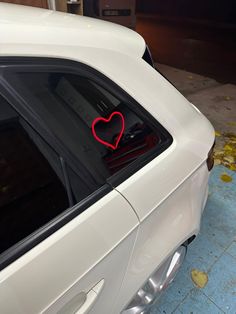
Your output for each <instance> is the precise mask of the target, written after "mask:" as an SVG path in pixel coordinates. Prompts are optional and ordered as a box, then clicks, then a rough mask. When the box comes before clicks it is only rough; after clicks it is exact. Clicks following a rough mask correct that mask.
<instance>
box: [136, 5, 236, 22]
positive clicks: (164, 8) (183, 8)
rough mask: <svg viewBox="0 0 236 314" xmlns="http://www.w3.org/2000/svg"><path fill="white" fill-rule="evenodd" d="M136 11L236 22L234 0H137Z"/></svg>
mask: <svg viewBox="0 0 236 314" xmlns="http://www.w3.org/2000/svg"><path fill="white" fill-rule="evenodd" d="M137 12H143V13H150V14H159V15H168V16H172V17H187V18H195V19H203V20H214V21H217V22H226V23H235V24H236V0H137Z"/></svg>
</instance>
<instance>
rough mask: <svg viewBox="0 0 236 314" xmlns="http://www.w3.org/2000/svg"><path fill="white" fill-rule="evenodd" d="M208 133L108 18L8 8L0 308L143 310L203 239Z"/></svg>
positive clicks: (8, 312) (65, 312) (1, 34)
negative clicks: (198, 239)
mask: <svg viewBox="0 0 236 314" xmlns="http://www.w3.org/2000/svg"><path fill="white" fill-rule="evenodd" d="M213 144H214V130H213V128H212V126H211V124H210V123H209V121H208V120H207V119H206V118H205V117H204V116H203V115H202V114H201V113H200V112H199V111H198V109H196V108H195V107H194V106H193V105H192V104H190V103H189V102H188V101H187V100H186V99H185V98H184V97H183V96H182V95H181V94H180V93H179V92H178V91H177V90H176V89H175V88H174V87H173V86H172V85H171V84H170V83H169V82H167V81H166V80H165V79H164V78H163V77H162V76H161V75H160V74H159V73H158V72H157V71H156V70H155V69H154V68H153V66H152V61H151V56H150V53H149V51H148V48H147V47H146V44H145V41H144V40H143V38H142V37H140V36H139V35H138V34H137V33H135V32H133V31H131V30H129V29H126V28H124V27H122V26H118V25H115V24H112V23H109V22H104V21H100V20H94V19H90V18H86V17H80V16H75V15H70V14H65V13H59V12H53V11H49V10H43V9H35V8H31V7H24V6H16V5H10V4H3V3H1V4H0V171H1V176H0V196H1V197H0V209H1V211H0V215H1V216H0V313H1V314H31V313H32V314H35V313H45V314H46V313H60V314H72V313H76V314H82V313H83V314H84V313H93V314H118V313H121V312H122V313H124V314H128V313H129V314H131V313H132V314H138V313H139V314H140V313H145V311H148V308H149V306H150V305H151V304H152V303H153V302H154V301H155V300H156V298H158V296H159V295H160V292H161V291H162V290H163V289H164V288H165V287H166V286H167V285H168V284H169V283H170V282H171V281H172V280H173V278H174V276H175V274H176V272H177V270H178V269H179V266H180V265H181V263H182V261H183V259H184V256H185V254H186V246H187V245H188V244H189V243H190V242H191V241H192V240H193V239H194V237H195V236H196V235H197V234H198V232H199V228H200V221H201V215H202V212H203V209H204V206H205V203H206V199H207V194H208V177H209V171H210V169H211V167H212V165H213V164H212V146H213Z"/></svg>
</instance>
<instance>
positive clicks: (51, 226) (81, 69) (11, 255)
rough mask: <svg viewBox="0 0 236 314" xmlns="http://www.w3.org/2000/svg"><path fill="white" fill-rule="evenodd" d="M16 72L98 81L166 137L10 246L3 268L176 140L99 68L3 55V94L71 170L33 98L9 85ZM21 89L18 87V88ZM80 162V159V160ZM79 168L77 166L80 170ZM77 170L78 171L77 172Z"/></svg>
mask: <svg viewBox="0 0 236 314" xmlns="http://www.w3.org/2000/svg"><path fill="white" fill-rule="evenodd" d="M17 71H23V72H29V71H31V72H32V71H37V72H49V71H50V72H52V71H54V72H60V73H63V72H65V73H68V74H76V75H80V76H83V77H85V78H88V79H91V80H92V81H94V82H96V83H98V84H99V85H101V86H102V87H103V88H105V89H107V90H108V91H109V92H111V93H112V94H114V95H115V96H116V97H117V98H119V99H120V100H122V101H125V103H126V104H127V106H128V107H130V108H131V109H132V111H134V112H135V113H137V114H138V115H139V117H141V118H142V119H143V121H144V122H147V123H148V124H149V125H150V126H151V127H152V128H153V130H155V131H156V132H158V134H161V136H162V138H163V139H165V140H164V141H163V142H162V143H161V144H160V145H158V146H157V147H155V148H153V149H151V150H150V151H148V152H146V153H145V154H144V155H142V156H140V157H138V158H137V160H135V161H134V162H133V163H131V164H130V165H128V166H127V167H125V168H124V169H122V170H120V171H119V172H118V173H116V174H114V175H112V176H111V177H110V178H108V179H107V182H106V183H105V184H104V185H103V186H102V187H101V188H99V189H98V190H96V191H95V192H94V193H92V194H91V195H89V196H88V197H87V198H85V199H84V200H82V201H81V202H79V203H78V204H76V205H75V206H73V207H71V208H68V209H67V210H65V211H64V212H63V213H62V214H60V215H59V216H57V217H55V218H54V219H53V220H52V221H50V222H48V223H47V224H46V225H44V226H43V227H41V228H40V229H38V230H36V231H35V232H34V233H33V234H31V235H29V236H28V237H27V238H25V239H23V240H22V241H20V242H19V243H16V244H15V245H14V246H12V247H11V248H9V249H8V250H7V251H5V252H3V253H2V254H1V255H0V270H1V269H3V268H4V267H6V266H7V265H9V264H10V263H12V262H13V261H15V260H16V259H17V258H19V257H20V256H22V255H23V254H25V253H26V252H27V251H29V250H30V249H32V248H33V247H34V246H36V245H37V244H39V243H40V242H41V241H43V240H44V239H46V238H47V237H48V236H50V235H52V234H53V233H54V232H55V231H57V230H59V229H60V228H61V227H63V226H64V225H65V224H66V223H68V222H69V221H70V220H72V219H73V218H75V217H76V216H77V215H79V214H80V213H81V212H82V211H84V210H86V209H87V208H88V207H90V206H91V205H93V204H94V203H95V202H97V201H98V200H99V199H101V198H102V197H103V196H105V195H106V194H108V193H109V192H110V191H112V189H114V188H115V187H117V186H118V185H120V184H121V183H122V182H124V181H125V180H126V179H128V178H129V177H130V176H132V175H133V174H135V173H136V172H137V171H138V170H140V169H141V168H142V167H143V166H145V165H146V164H147V163H149V162H150V161H151V160H153V159H154V158H156V157H157V156H159V155H160V154H161V153H162V152H163V151H164V150H166V149H167V148H168V147H169V146H170V145H171V144H172V142H173V138H172V136H171V135H170V134H169V132H168V131H167V130H166V129H165V128H164V127H163V126H161V125H160V124H159V122H158V121H157V120H156V119H155V118H154V117H153V116H152V115H151V114H150V113H149V112H147V111H146V110H145V109H144V108H143V107H142V106H141V105H140V104H139V103H138V102H137V101H136V100H135V99H133V98H132V97H131V96H130V95H128V94H127V93H126V92H125V91H124V90H123V89H122V88H121V87H120V86H118V85H117V84H115V83H114V82H112V81H111V80H110V79H109V78H107V77H106V76H105V75H103V74H101V73H100V72H98V71H97V70H95V69H93V68H91V67H90V66H88V65H85V64H83V63H80V62H77V61H72V60H66V59H59V58H46V57H0V93H1V94H2V95H3V97H5V98H6V100H7V101H8V102H9V103H10V104H11V105H12V106H13V107H14V108H15V110H17V111H18V112H19V114H20V115H21V116H23V118H24V119H26V121H27V122H28V123H29V124H30V125H32V126H33V128H34V129H35V130H36V131H37V132H38V133H39V134H40V136H41V137H42V138H43V139H44V140H46V142H48V143H49V145H51V146H52V143H53V147H56V151H57V153H58V155H59V156H60V157H62V158H63V159H64V160H65V161H66V163H68V165H69V166H71V167H72V169H74V168H77V167H76V160H74V159H73V158H72V156H70V155H68V154H66V152H65V150H63V144H62V143H60V142H59V141H58V140H57V139H56V138H55V136H54V135H53V134H51V133H50V131H49V130H48V129H47V127H46V126H44V125H43V124H42V121H39V120H38V119H37V117H36V116H35V115H32V111H30V110H29V106H28V103H30V99H27V100H25V99H23V98H22V97H21V96H20V95H19V94H18V92H17V91H16V90H15V89H14V88H13V87H12V86H11V85H10V82H11V81H12V79H11V75H12V73H16V72H17ZM18 91H19V89H18ZM77 164H78V161H77ZM77 171H78V169H77ZM77 171H76V172H77Z"/></svg>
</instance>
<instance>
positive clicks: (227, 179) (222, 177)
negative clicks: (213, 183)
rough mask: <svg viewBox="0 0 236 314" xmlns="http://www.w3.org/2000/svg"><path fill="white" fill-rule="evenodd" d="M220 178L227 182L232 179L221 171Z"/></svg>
mask: <svg viewBox="0 0 236 314" xmlns="http://www.w3.org/2000/svg"><path fill="white" fill-rule="evenodd" d="M220 178H221V180H222V181H224V182H226V183H228V182H231V181H232V180H233V179H232V177H231V176H229V175H228V174H227V173H222V175H221V177H220Z"/></svg>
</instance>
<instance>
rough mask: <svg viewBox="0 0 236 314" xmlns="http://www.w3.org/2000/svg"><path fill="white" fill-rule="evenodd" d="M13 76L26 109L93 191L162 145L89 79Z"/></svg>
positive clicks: (156, 134) (154, 131)
mask: <svg viewBox="0 0 236 314" xmlns="http://www.w3.org/2000/svg"><path fill="white" fill-rule="evenodd" d="M17 77H18V81H19V82H20V84H21V92H22V93H23V94H24V93H25V95H27V96H26V97H30V106H31V108H32V109H33V110H34V112H35V113H37V116H38V117H40V119H42V120H43V121H44V123H46V125H47V126H48V127H49V128H50V132H52V133H53V134H55V135H56V137H57V138H58V139H59V140H60V141H61V142H62V143H63V145H64V146H65V147H66V150H67V151H69V152H70V153H71V154H72V155H73V156H75V157H76V159H77V160H78V162H79V163H80V164H81V165H82V167H83V169H84V171H85V172H86V174H87V176H88V178H89V177H92V180H93V181H94V182H95V186H94V187H93V189H96V188H98V187H99V186H101V185H103V184H104V183H105V182H106V180H107V179H108V178H110V177H111V176H113V175H114V174H117V173H119V172H120V171H121V170H124V169H126V168H127V167H128V166H130V165H132V164H134V163H136V164H137V163H138V162H139V160H140V157H143V156H144V157H145V156H146V154H147V153H148V152H150V151H153V150H154V149H156V148H158V147H161V145H162V144H163V141H164V140H166V137H164V136H163V133H162V132H159V131H157V129H155V128H153V126H152V125H151V123H149V122H148V121H147V120H145V119H144V118H143V117H142V116H140V115H139V114H137V113H136V112H135V111H134V110H133V109H131V107H130V106H129V105H128V104H127V103H126V102H124V101H123V100H121V99H119V97H117V96H116V95H114V94H113V93H112V92H110V91H108V90H107V89H105V88H104V87H102V86H101V85H99V84H98V83H97V82H95V81H93V80H91V79H88V78H85V77H82V76H79V75H75V74H69V73H61V72H27V73H26V72H24V73H17ZM78 175H79V174H78ZM85 177H86V175H83V179H85ZM85 185H86V184H85ZM81 189H82V188H81ZM89 189H90V187H88V190H89ZM77 190H78V191H77V193H75V194H76V198H77V200H78V201H79V200H80V199H81V197H84V193H82V194H83V195H82V196H80V195H78V194H79V190H80V189H77ZM90 192H91V191H90ZM85 194H86V192H85Z"/></svg>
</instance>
